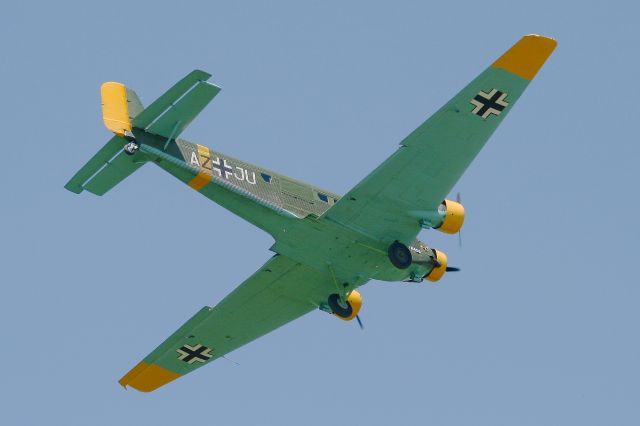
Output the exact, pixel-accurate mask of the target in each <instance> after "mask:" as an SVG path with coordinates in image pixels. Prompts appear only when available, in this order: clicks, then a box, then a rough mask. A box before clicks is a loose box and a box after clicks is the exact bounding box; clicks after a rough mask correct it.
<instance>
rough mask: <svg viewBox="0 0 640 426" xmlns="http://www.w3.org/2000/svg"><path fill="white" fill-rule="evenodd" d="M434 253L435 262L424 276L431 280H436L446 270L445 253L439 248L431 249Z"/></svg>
mask: <svg viewBox="0 0 640 426" xmlns="http://www.w3.org/2000/svg"><path fill="white" fill-rule="evenodd" d="M433 251H434V252H435V255H436V259H435V260H436V264H435V266H434V267H433V269H432V270H431V271H430V272H429V273H428V274H427V275H425V276H424V277H425V278H426V279H428V280H429V281H431V282H436V281H438V280H439V279H440V278H442V276H443V275H444V273H445V272H446V271H447V255H446V254H444V253H443V252H441V251H439V250H433Z"/></svg>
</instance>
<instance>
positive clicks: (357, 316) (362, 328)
mask: <svg viewBox="0 0 640 426" xmlns="http://www.w3.org/2000/svg"><path fill="white" fill-rule="evenodd" d="M356 320H358V325H359V326H360V330H364V325H362V321H361V320H360V315H356Z"/></svg>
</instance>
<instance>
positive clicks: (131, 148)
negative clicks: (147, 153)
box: [124, 142, 140, 155]
mask: <svg viewBox="0 0 640 426" xmlns="http://www.w3.org/2000/svg"><path fill="white" fill-rule="evenodd" d="M138 149H140V146H139V145H138V144H137V143H135V142H128V143H127V144H126V145H125V146H124V152H126V153H127V154H129V155H133V154H135V153H136V152H138Z"/></svg>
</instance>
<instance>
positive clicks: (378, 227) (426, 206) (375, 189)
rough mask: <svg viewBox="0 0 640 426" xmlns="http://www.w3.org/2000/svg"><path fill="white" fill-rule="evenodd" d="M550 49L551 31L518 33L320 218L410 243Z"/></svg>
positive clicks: (377, 236) (553, 45) (551, 49)
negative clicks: (547, 33)
mask: <svg viewBox="0 0 640 426" xmlns="http://www.w3.org/2000/svg"><path fill="white" fill-rule="evenodd" d="M555 47H556V41H555V40H553V39H550V38H548V37H543V36H537V35H528V36H525V37H523V38H522V39H521V40H520V41H519V42H517V43H516V44H515V45H514V46H513V47H512V48H511V49H509V50H508V51H507V52H506V53H505V54H504V55H502V56H501V57H500V58H499V59H498V60H497V61H495V62H494V63H493V64H492V65H491V66H490V67H489V68H488V69H486V70H485V71H484V72H483V73H481V74H480V75H479V76H478V77H477V78H476V79H474V80H473V81H472V82H471V83H469V84H468V85H467V87H465V88H464V89H462V90H461V91H460V93H458V94H457V95H456V96H454V97H453V99H451V100H450V101H449V102H447V104H445V105H444V106H443V107H442V108H441V109H440V110H439V111H437V112H436V113H435V114H434V115H433V116H431V117H430V118H429V119H428V120H427V121H425V122H424V123H423V124H422V125H421V126H420V127H418V128H417V129H416V130H415V131H413V133H411V134H410V135H409V136H407V137H406V138H405V139H404V140H403V141H402V142H401V143H400V145H401V146H400V149H398V150H397V151H396V152H395V153H394V154H393V155H391V157H389V158H388V159H387V160H386V161H385V162H383V163H382V164H380V165H379V166H378V167H377V168H376V169H375V170H374V171H373V172H371V173H370V174H369V175H368V176H367V177H365V178H364V179H363V180H362V181H361V182H360V183H358V184H357V185H356V186H355V187H354V188H353V189H351V190H350V191H349V192H348V193H347V194H346V195H345V196H344V197H342V198H341V199H340V201H338V202H337V203H336V204H335V205H334V206H333V207H331V208H330V209H329V210H328V211H327V212H326V214H325V218H326V219H328V220H332V221H334V222H338V223H340V224H342V225H344V226H346V227H348V228H352V229H355V230H357V231H359V232H362V233H365V234H368V235H370V236H371V237H373V238H375V239H379V240H383V241H385V240H386V241H388V242H391V241H393V240H400V241H402V242H404V243H406V244H408V243H410V242H411V241H412V240H413V239H414V238H415V237H416V235H417V234H418V232H419V231H420V219H421V218H425V217H426V215H428V213H429V212H433V211H435V210H436V209H437V208H438V206H439V205H440V203H442V201H443V200H444V198H445V197H446V196H447V194H448V193H449V192H450V191H451V189H452V188H453V186H454V185H455V183H456V182H457V181H458V179H460V176H462V174H463V173H464V171H465V170H466V169H467V167H468V166H469V164H470V163H471V161H472V160H473V159H474V158H475V156H476V155H477V154H478V152H479V151H480V149H481V148H482V147H483V146H484V144H485V143H486V142H487V140H488V139H489V137H490V136H491V134H492V133H493V132H494V130H495V129H496V128H497V127H498V125H499V124H500V123H501V122H502V120H503V119H504V117H505V116H506V115H507V114H508V113H509V111H511V108H513V105H514V104H515V103H516V101H517V100H518V98H519V97H520V95H521V94H522V92H524V90H525V88H526V87H527V85H528V84H529V82H530V81H531V80H532V79H533V77H534V76H535V75H536V73H537V72H538V70H539V69H540V67H542V65H543V64H544V62H545V61H546V60H547V58H548V57H549V55H550V54H551V52H553V49H554V48H555ZM543 107H544V106H543Z"/></svg>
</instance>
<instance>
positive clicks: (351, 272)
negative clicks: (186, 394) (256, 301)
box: [136, 131, 433, 291]
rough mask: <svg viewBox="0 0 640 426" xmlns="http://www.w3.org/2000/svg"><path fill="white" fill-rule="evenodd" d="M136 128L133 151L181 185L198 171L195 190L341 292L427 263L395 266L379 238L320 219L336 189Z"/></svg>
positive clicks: (407, 275)
mask: <svg viewBox="0 0 640 426" xmlns="http://www.w3.org/2000/svg"><path fill="white" fill-rule="evenodd" d="M136 133H137V134H136V136H137V139H138V141H139V143H140V144H141V150H140V151H141V153H140V154H137V155H144V156H146V157H147V158H148V159H150V160H151V161H153V162H155V163H156V164H157V165H159V166H160V167H161V168H163V169H164V170H166V171H168V172H169V173H171V174H172V175H174V176H175V177H177V178H178V179H180V180H181V181H183V182H184V183H187V184H189V183H190V182H192V181H193V180H194V177H195V176H197V175H198V173H206V174H207V176H209V175H210V181H209V182H208V183H207V184H206V185H204V186H203V187H202V188H201V189H200V190H199V192H201V193H202V194H203V195H204V196H206V197H207V198H209V199H210V200H212V201H214V202H216V203H218V204H220V205H221V206H223V207H224V208H226V209H228V210H229V211H231V212H233V213H235V214H236V215H238V216H240V217H242V218H243V219H245V220H247V221H248V222H250V223H252V224H254V225H255V226H257V227H259V228H261V229H263V230H265V231H266V232H268V233H269V234H270V235H271V236H272V237H273V238H274V240H275V244H274V245H273V246H272V247H271V250H272V251H274V252H276V253H279V254H282V255H285V256H288V257H290V258H291V259H294V260H296V261H298V262H300V263H303V264H305V265H308V266H311V267H313V268H315V269H316V270H318V271H320V272H322V273H327V272H329V273H331V274H333V275H334V276H335V277H336V280H337V281H338V282H340V284H341V285H342V286H343V289H342V290H343V291H345V290H346V291H348V290H350V289H353V288H355V287H358V286H360V285H362V284H364V283H365V282H367V281H369V280H370V279H378V280H383V281H403V280H407V279H412V278H419V277H423V276H424V275H425V274H427V273H428V272H429V271H430V270H431V269H432V268H433V264H432V263H430V262H425V263H416V264H414V265H412V266H411V267H410V268H408V269H404V270H400V269H398V268H396V267H394V266H393V265H392V264H391V262H390V261H389V258H388V255H387V248H388V246H389V244H390V243H391V242H392V241H381V240H378V239H376V238H373V237H371V236H368V235H365V234H363V233H361V232H358V231H357V230H354V229H350V228H347V227H345V226H343V225H341V224H339V223H337V222H334V221H331V220H328V219H325V218H323V214H324V213H325V212H326V211H327V210H329V209H330V208H331V206H332V205H333V204H334V203H335V202H337V201H338V200H339V199H340V196H339V195H337V194H335V193H332V192H329V191H326V190H323V189H320V188H318V187H315V186H313V185H308V184H305V183H302V182H300V181H297V180H294V179H291V178H289V177H287V176H284V175H282V174H279V173H275V172H273V171H271V170H268V169H264V168H261V167H258V166H255V165H253V164H249V163H246V162H244V161H241V160H238V159H235V158H233V157H230V156H227V155H224V154H222V153H219V152H215V151H212V150H208V153H207V154H208V155H206V156H205V157H204V158H203V157H202V156H200V155H199V154H198V145H196V144H193V143H190V142H187V141H185V140H182V139H178V140H177V141H171V142H170V143H169V144H168V145H167V146H166V149H165V145H166V140H165V139H163V138H160V137H157V136H154V135H150V134H148V133H144V132H141V131H140V132H136ZM201 149H202V147H201ZM410 250H412V251H413V252H414V254H418V255H419V254H420V253H421V252H426V251H427V250H429V248H428V247H427V246H426V245H424V244H423V243H421V242H419V241H418V240H415V241H414V242H413V243H412V244H411V246H410Z"/></svg>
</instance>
